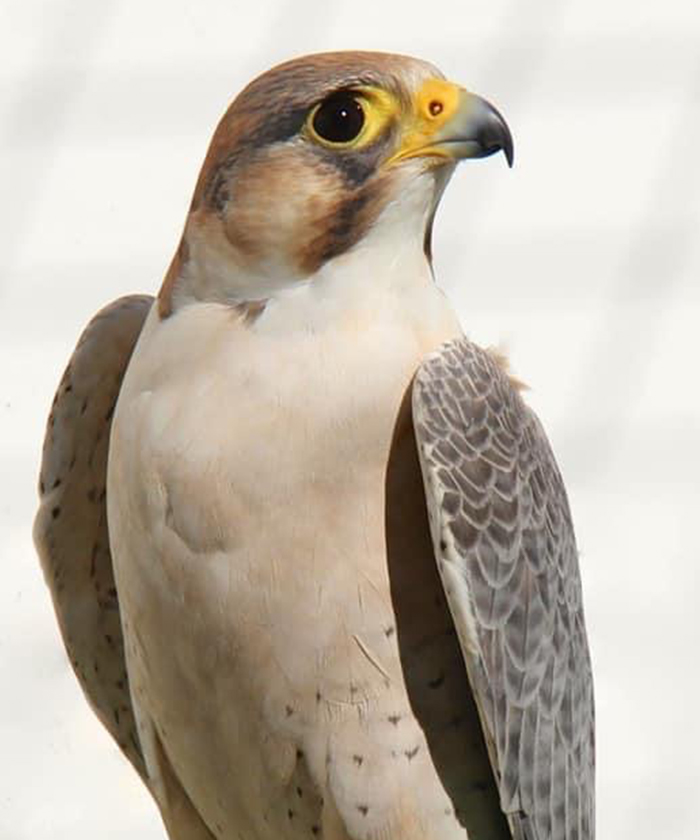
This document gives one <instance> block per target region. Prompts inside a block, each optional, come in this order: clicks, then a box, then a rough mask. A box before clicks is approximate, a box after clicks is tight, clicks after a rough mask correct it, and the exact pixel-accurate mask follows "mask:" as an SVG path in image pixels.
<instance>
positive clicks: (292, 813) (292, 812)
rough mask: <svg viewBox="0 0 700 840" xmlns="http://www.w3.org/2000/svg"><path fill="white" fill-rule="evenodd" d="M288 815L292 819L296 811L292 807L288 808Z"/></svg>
mask: <svg viewBox="0 0 700 840" xmlns="http://www.w3.org/2000/svg"><path fill="white" fill-rule="evenodd" d="M287 816H288V817H289V819H290V820H291V819H294V811H292V809H291V808H287Z"/></svg>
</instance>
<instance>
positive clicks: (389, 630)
mask: <svg viewBox="0 0 700 840" xmlns="http://www.w3.org/2000/svg"><path fill="white" fill-rule="evenodd" d="M395 632H396V628H395V627H394V625H393V624H392V625H391V627H387V628H386V630H385V631H384V635H385V636H386V637H387V639H390V638H391V637H392V636H393V635H394V633H395Z"/></svg>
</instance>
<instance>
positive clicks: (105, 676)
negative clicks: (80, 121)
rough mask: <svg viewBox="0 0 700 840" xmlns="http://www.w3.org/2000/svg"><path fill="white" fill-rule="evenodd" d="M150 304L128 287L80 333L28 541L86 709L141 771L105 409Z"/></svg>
mask: <svg viewBox="0 0 700 840" xmlns="http://www.w3.org/2000/svg"><path fill="white" fill-rule="evenodd" d="M152 302H153V298H152V297H150V296H147V295H131V296H129V297H124V298H120V299H119V300H117V301H115V302H114V303H111V304H110V305H109V306H106V307H105V308H104V309H102V310H100V312H98V314H97V315H96V316H95V317H94V318H93V319H92V321H90V323H89V324H88V326H87V327H86V328H85V330H84V331H83V333H82V335H81V337H80V340H79V341H78V344H77V346H76V348H75V351H74V352H73V355H72V357H71V359H70V361H69V363H68V366H67V368H66V370H65V373H64V374H63V377H62V379H61V382H60V384H59V386H58V390H57V391H56V396H55V397H54V401H53V405H52V407H51V413H50V415H49V419H48V422H47V427H46V436H45V439H44V448H43V455H42V463H41V475H40V479H39V495H40V499H41V501H40V505H39V510H38V512H37V515H36V519H35V521H34V541H35V544H36V547H37V552H38V554H39V557H40V559H41V565H42V567H43V570H44V577H45V579H46V582H47V584H48V586H49V589H50V590H51V596H52V599H53V604H54V609H55V611H56V616H57V618H58V623H59V626H60V628H61V634H62V636H63V642H64V644H65V647H66V651H67V653H68V657H69V659H70V661H71V664H72V666H73V669H74V671H75V673H76V675H77V677H78V679H79V681H80V685H81V687H82V689H83V691H84V693H85V696H86V697H87V699H88V701H89V702H90V705H91V706H92V708H93V710H94V711H95V712H96V714H97V716H98V717H99V718H100V720H101V721H102V723H103V724H104V725H105V727H106V728H107V729H108V730H109V732H110V734H111V735H112V737H113V738H114V739H115V740H116V742H117V743H118V745H119V747H120V748H121V749H122V751H123V752H124V753H125V754H126V756H127V758H128V759H129V760H130V761H131V763H132V764H133V765H134V767H135V768H136V769H137V770H138V772H139V773H140V774H141V776H142V777H144V778H145V766H144V763H143V756H142V753H141V746H140V744H139V741H138V736H137V733H136V726H135V722H134V717H133V709H132V705H131V697H130V694H129V683H128V677H127V673H126V664H125V660H124V640H123V637H122V628H121V621H120V614H119V602H118V599H117V592H116V589H115V585H114V574H113V571H112V555H111V552H110V547H109V534H108V530H107V507H106V490H105V488H106V480H107V455H108V449H109V435H110V429H111V425H112V413H113V411H114V405H115V403H116V400H117V396H118V395H119V390H120V387H121V383H122V379H123V376H124V372H125V370H126V367H127V364H128V362H129V359H130V358H131V353H132V351H133V349H134V345H135V344H136V340H137V339H138V337H139V334H140V332H141V327H142V325H143V322H144V319H145V318H146V315H147V314H148V311H149V309H150V307H151V304H152Z"/></svg>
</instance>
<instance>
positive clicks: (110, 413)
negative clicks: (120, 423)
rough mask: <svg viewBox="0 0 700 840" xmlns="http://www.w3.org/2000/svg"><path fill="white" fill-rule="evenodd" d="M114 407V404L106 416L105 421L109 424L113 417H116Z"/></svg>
mask: <svg viewBox="0 0 700 840" xmlns="http://www.w3.org/2000/svg"><path fill="white" fill-rule="evenodd" d="M114 405H115V404H114V403H112V405H111V407H110V409H109V411H108V412H107V413H106V414H105V420H106V421H107V422H108V423H109V421H110V420H111V419H112V416H113V415H114Z"/></svg>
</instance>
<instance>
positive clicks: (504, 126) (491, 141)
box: [479, 102, 515, 169]
mask: <svg viewBox="0 0 700 840" xmlns="http://www.w3.org/2000/svg"><path fill="white" fill-rule="evenodd" d="M484 104H485V105H486V108H487V109H488V113H487V116H486V119H484V121H483V124H482V126H481V129H480V131H479V143H480V145H481V148H482V149H483V154H484V156H486V155H492V154H495V153H496V152H499V151H501V150H502V151H503V154H504V155H505V158H506V161H507V162H508V167H509V168H511V169H512V168H513V159H514V157H515V153H514V150H513V135H512V134H511V133H510V129H509V128H508V123H507V122H506V121H505V120H504V119H503V116H502V115H501V113H500V111H498V109H497V108H494V106H493V105H491V103H490V102H485V103H484Z"/></svg>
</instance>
